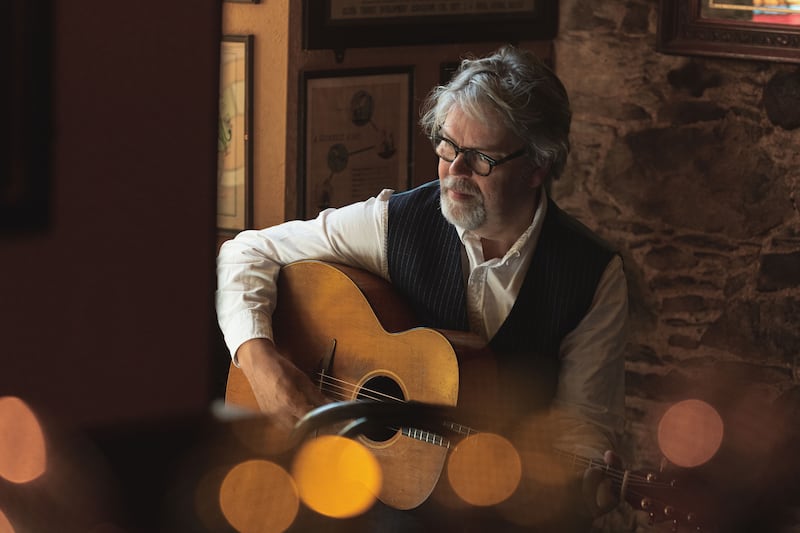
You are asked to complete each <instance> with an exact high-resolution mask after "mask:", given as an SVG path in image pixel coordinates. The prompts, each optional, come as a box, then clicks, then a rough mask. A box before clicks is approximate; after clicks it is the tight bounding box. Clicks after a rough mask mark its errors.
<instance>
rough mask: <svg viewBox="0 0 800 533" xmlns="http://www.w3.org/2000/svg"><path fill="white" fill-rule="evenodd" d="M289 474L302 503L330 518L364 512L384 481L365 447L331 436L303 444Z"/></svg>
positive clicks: (375, 460)
mask: <svg viewBox="0 0 800 533" xmlns="http://www.w3.org/2000/svg"><path fill="white" fill-rule="evenodd" d="M409 467H411V465H409ZM292 474H293V475H294V479H295V482H296V483H297V487H298V490H299V492H300V498H301V499H302V500H303V502H304V503H305V504H306V505H308V507H310V508H311V509H313V510H314V511H316V512H318V513H320V514H322V515H325V516H330V517H333V518H349V517H352V516H357V515H360V514H362V513H364V512H365V511H367V509H369V508H370V507H372V505H373V504H374V503H375V500H376V498H377V495H378V493H379V492H380V489H381V485H382V481H383V474H382V471H381V467H380V464H379V463H378V460H377V459H376V458H375V456H374V455H372V453H371V452H370V451H369V450H368V449H367V448H366V447H365V446H363V445H362V444H360V443H358V442H356V441H354V440H352V439H347V438H344V437H339V436H333V435H326V436H322V437H319V438H316V439H313V440H310V441H308V442H306V443H305V444H304V445H303V446H302V447H301V449H300V450H299V451H298V453H297V456H296V457H295V460H294V465H293V467H292Z"/></svg>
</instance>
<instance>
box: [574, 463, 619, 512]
mask: <svg viewBox="0 0 800 533" xmlns="http://www.w3.org/2000/svg"><path fill="white" fill-rule="evenodd" d="M603 461H604V462H605V463H606V464H607V465H609V466H612V467H614V468H620V467H621V465H622V461H621V460H620V458H619V456H617V455H616V454H615V453H614V452H613V451H611V450H608V451H606V452H605V454H604V455H603ZM581 495H582V498H583V502H584V504H585V506H586V509H587V510H588V512H589V514H590V515H591V516H592V517H595V518H596V517H598V516H602V515H604V514H606V513H608V512H609V511H611V510H612V509H614V508H615V507H616V506H617V505H618V504H619V498H618V495H617V494H616V491H615V490H614V486H613V483H612V480H611V479H610V478H608V477H606V474H605V471H604V470H603V469H602V468H587V469H586V470H584V472H583V479H582V482H581Z"/></svg>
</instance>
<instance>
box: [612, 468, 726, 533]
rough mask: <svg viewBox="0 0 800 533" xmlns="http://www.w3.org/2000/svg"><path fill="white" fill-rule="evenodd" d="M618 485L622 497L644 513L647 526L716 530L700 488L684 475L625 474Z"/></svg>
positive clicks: (685, 529)
mask: <svg viewBox="0 0 800 533" xmlns="http://www.w3.org/2000/svg"><path fill="white" fill-rule="evenodd" d="M619 485H620V487H619V488H620V494H621V496H622V498H623V499H624V500H625V501H626V502H628V504H630V506H631V507H633V509H634V510H635V511H639V512H642V513H645V514H646V515H647V519H648V522H649V524H650V525H655V524H658V525H659V527H658V528H657V530H658V531H672V532H690V531H695V532H709V533H710V532H714V531H716V529H715V525H714V524H713V521H712V520H711V517H710V516H709V515H708V513H707V512H706V509H705V508H704V505H703V503H702V502H703V500H704V498H703V497H702V489H701V487H699V486H698V485H694V484H693V482H692V479H691V477H690V476H689V474H688V473H686V472H666V471H625V472H624V473H623V475H622V479H621V481H620V483H619Z"/></svg>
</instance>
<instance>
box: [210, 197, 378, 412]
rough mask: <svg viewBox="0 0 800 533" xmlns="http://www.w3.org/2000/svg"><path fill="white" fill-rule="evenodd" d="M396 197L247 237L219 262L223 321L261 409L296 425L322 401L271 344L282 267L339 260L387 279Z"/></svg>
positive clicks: (228, 245)
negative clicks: (390, 215)
mask: <svg viewBox="0 0 800 533" xmlns="http://www.w3.org/2000/svg"><path fill="white" fill-rule="evenodd" d="M390 194H391V193H390V191H384V192H383V193H381V195H380V196H379V197H378V198H372V199H370V200H368V201H366V202H359V203H357V204H353V205H350V206H347V207H344V208H341V209H330V210H326V211H324V212H323V213H321V214H320V215H319V216H318V217H317V218H316V219H314V220H309V221H291V222H286V223H284V224H280V225H278V226H273V227H271V228H267V229H263V230H259V231H254V230H250V231H244V232H242V233H240V234H239V235H237V236H236V238H234V239H232V240H230V241H227V242H226V243H224V244H223V246H222V248H221V249H220V253H219V257H218V258H217V293H216V303H217V316H218V320H219V325H220V328H221V329H222V332H223V334H224V337H225V342H226V345H227V346H228V349H229V350H230V353H231V356H232V357H233V361H234V363H235V364H236V365H238V366H240V367H241V369H242V371H243V372H244V374H245V376H246V377H247V379H248V381H249V383H250V385H251V388H252V389H253V392H254V394H255V396H256V399H257V401H258V404H259V407H260V408H261V409H262V410H263V411H265V412H267V413H269V414H271V415H273V416H274V417H275V418H276V420H278V421H279V422H281V423H282V424H284V425H293V424H294V422H295V421H296V420H297V419H299V418H300V417H301V416H302V415H303V414H305V412H307V411H308V410H309V409H310V408H312V407H314V406H315V405H319V404H320V403H322V401H323V399H322V397H321V395H320V393H319V392H318V391H317V390H316V389H315V388H314V386H313V384H312V382H311V380H310V378H309V377H308V376H306V375H305V374H304V373H303V372H302V371H301V370H299V369H298V368H297V367H296V366H295V365H294V363H293V362H292V361H290V360H289V359H287V358H286V357H284V356H283V355H282V354H280V352H279V351H278V350H277V349H276V347H275V345H274V344H273V342H272V339H273V331H272V313H273V311H274V309H275V304H276V302H277V298H278V294H277V286H276V282H277V278H278V274H279V272H280V269H281V268H282V267H283V266H285V265H287V264H289V263H292V262H295V261H300V260H304V259H317V260H322V261H333V262H339V263H344V264H348V265H351V266H355V267H358V268H362V269H365V270H368V271H370V272H373V273H375V274H378V275H382V276H384V277H386V266H385V257H384V253H383V250H384V248H385V247H384V235H385V232H384V225H385V211H386V205H385V204H386V202H385V200H386V199H388V197H389V196H390Z"/></svg>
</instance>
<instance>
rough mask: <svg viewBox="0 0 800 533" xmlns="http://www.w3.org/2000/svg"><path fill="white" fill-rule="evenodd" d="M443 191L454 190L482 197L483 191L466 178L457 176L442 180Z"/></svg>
mask: <svg viewBox="0 0 800 533" xmlns="http://www.w3.org/2000/svg"><path fill="white" fill-rule="evenodd" d="M442 189H443V190H448V189H449V190H452V191H454V192H457V193H461V194H471V195H473V196H480V195H481V191H480V189H479V188H478V186H477V185H475V184H474V183H472V182H471V181H469V180H468V179H465V178H457V177H455V176H447V177H445V178H444V180H442Z"/></svg>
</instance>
